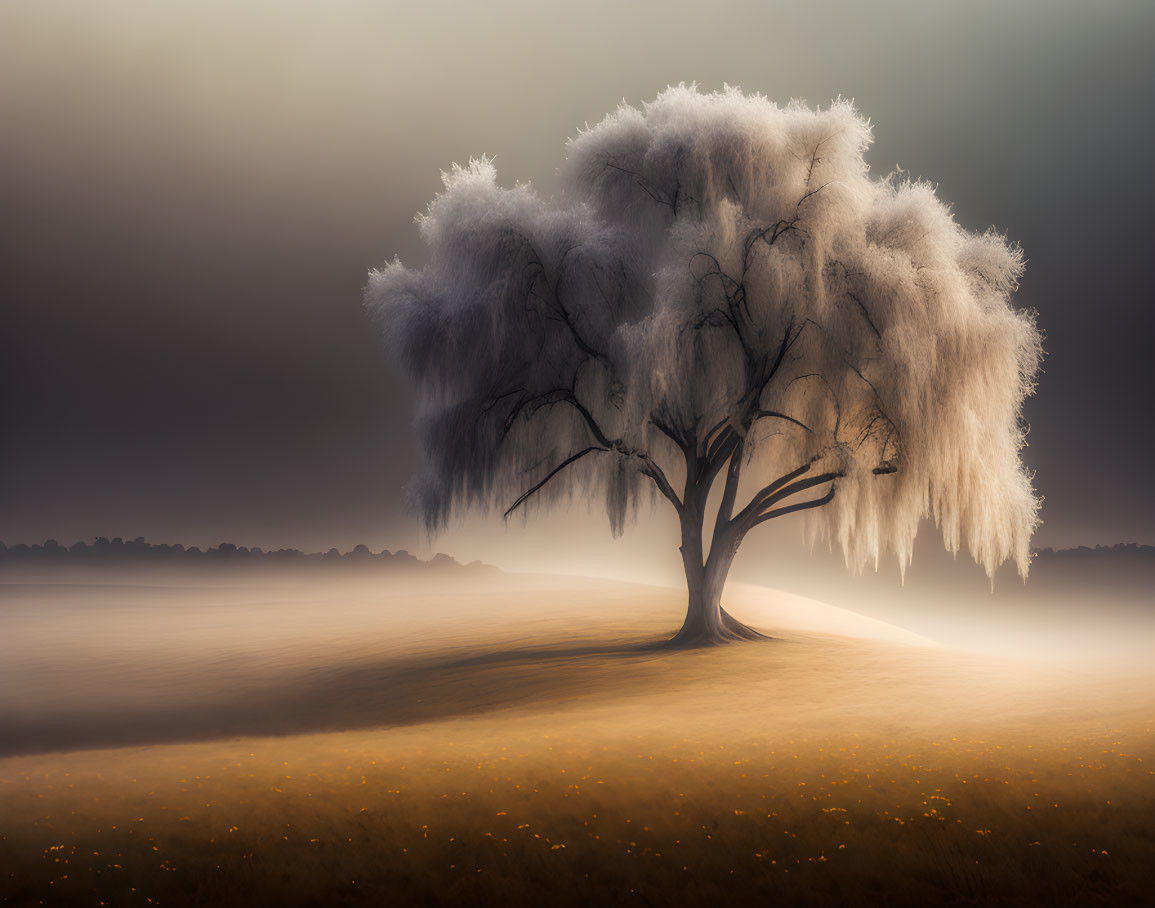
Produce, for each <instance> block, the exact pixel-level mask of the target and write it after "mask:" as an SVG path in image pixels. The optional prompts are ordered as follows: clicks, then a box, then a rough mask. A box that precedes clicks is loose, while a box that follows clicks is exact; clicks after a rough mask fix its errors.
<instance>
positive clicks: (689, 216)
mask: <svg viewBox="0 0 1155 908" xmlns="http://www.w3.org/2000/svg"><path fill="white" fill-rule="evenodd" d="M870 141H871V130H870V126H869V124H868V123H867V122H866V121H865V120H864V119H863V118H862V117H860V116H859V115H858V114H857V112H856V111H855V110H854V108H853V106H852V105H851V104H849V103H847V102H845V101H838V102H836V103H834V104H833V105H832V106H831V107H829V108H828V109H826V110H810V109H808V108H806V107H804V106H802V105H799V104H793V103H792V104H790V105H788V106H786V107H779V106H777V105H775V104H773V103H771V102H770V101H768V100H767V99H765V98H763V97H761V96H759V95H746V94H743V93H741V92H739V91H737V90H735V89H730V88H727V89H726V90H724V91H722V92H716V93H712V94H704V93H702V92H700V91H699V90H698V89H697V88H696V87H694V86H684V85H681V86H677V87H671V88H669V89H667V90H666V91H665V92H663V93H662V94H661V95H659V96H658V98H657V99H656V100H655V101H653V102H652V103H650V104H646V105H644V106H643V107H642V108H641V109H638V108H634V107H631V106H628V105H623V106H622V107H621V108H619V109H618V110H617V111H616V112H615V113H613V114H611V115H610V116H608V117H607V118H606V119H605V120H603V121H602V122H601V123H599V124H598V125H597V126H594V127H592V128H590V129H587V130H585V131H583V132H581V133H580V134H579V135H578V136H577V137H576V138H575V139H573V140H571V141H570V143H569V145H568V149H567V155H566V162H565V165H564V167H563V169H562V178H563V183H564V189H563V191H562V192H561V193H560V194H559V196H558V197H557V198H555V199H551V200H545V199H542V198H540V197H539V196H538V195H537V194H536V193H535V191H534V190H533V189H532V187H530V186H528V185H520V184H519V185H517V186H515V187H513V188H512V189H504V188H501V187H499V186H498V184H497V179H496V170H495V168H494V166H493V163H492V161H490V160H487V159H484V158H483V159H481V160H477V161H472V162H471V163H470V164H469V166H467V167H456V166H455V167H454V168H453V170H452V171H450V172H449V173H446V174H444V175H443V177H444V182H445V189H444V191H443V192H442V193H441V194H439V195H438V196H437V197H436V198H435V199H434V200H433V202H432V203H431V204H430V206H429V208H428V211H427V212H426V213H425V214H424V215H422V216H420V217H419V219H418V220H419V224H420V230H421V235H422V237H423V239H424V240H425V242H426V243H427V244H428V247H429V264H428V265H426V266H425V268H423V269H421V270H416V271H415V270H410V269H407V268H405V267H404V266H403V265H401V264H400V263H399V262H394V263H392V264H389V265H387V266H385V267H384V268H382V269H380V270H378V271H374V272H373V273H372V275H371V277H370V282H369V286H368V288H367V291H366V300H367V304H368V305H369V306H370V308H371V309H372V310H374V311H375V313H376V314H377V315H378V317H379V318H380V320H381V322H382V323H383V325H384V327H385V330H386V332H387V334H388V335H389V336H390V338H391V340H392V342H393V349H394V350H395V351H396V353H397V355H398V356H399V357H400V358H401V361H402V363H403V364H404V366H405V368H406V369H407V371H408V372H409V373H410V374H411V375H412V376H413V378H414V379H415V381H416V383H417V386H418V389H419V394H420V397H419V412H418V427H419V432H420V435H421V439H422V443H423V445H424V450H425V453H426V457H427V469H426V471H425V474H424V475H423V476H422V477H421V478H420V479H419V481H418V482H417V483H416V484H415V485H414V490H415V495H416V497H417V500H418V502H419V504H420V505H421V507H422V508H423V511H424V514H425V516H426V518H427V520H428V522H429V524H430V526H431V527H432V528H437V527H440V526H442V525H443V524H444V522H445V521H446V519H448V517H449V516H450V515H451V514H452V513H454V512H455V511H457V510H464V509H468V508H470V507H479V508H491V507H498V508H500V509H502V510H505V509H506V508H509V507H510V506H511V505H512V504H514V503H515V502H516V501H517V500H518V498H519V496H521V495H522V494H523V493H525V492H526V491H528V490H530V489H532V488H534V487H535V486H536V485H537V484H539V483H541V482H542V481H543V480H544V479H545V478H546V477H547V476H549V475H550V473H551V471H553V470H554V469H556V468H557V467H558V466H559V465H560V464H562V463H563V462H565V461H566V460H567V458H570V457H573V456H574V455H577V454H580V453H581V452H585V453H584V454H582V456H580V457H578V459H576V460H574V461H573V462H572V464H571V465H569V466H568V467H566V468H565V469H563V470H561V471H560V472H558V473H557V474H556V475H554V476H553V477H552V478H551V479H550V480H549V481H548V482H546V483H545V485H544V486H542V487H541V488H540V490H538V491H537V492H536V493H535V494H534V495H533V496H531V497H530V498H529V499H528V500H527V501H526V502H525V506H526V507H529V506H548V505H549V504H550V503H552V502H555V501H556V500H557V499H558V498H559V497H561V496H566V495H572V494H574V493H575V492H577V493H579V494H586V495H600V496H603V497H604V500H605V506H606V509H607V512H608V514H609V517H610V521H611V525H612V527H613V529H614V531H615V532H620V531H621V529H622V527H623V526H624V524H625V522H626V520H627V518H628V516H629V514H630V513H631V511H632V508H633V507H634V505H635V503H636V501H637V499H638V493H639V492H640V491H643V490H644V489H646V488H651V489H653V487H654V486H653V483H652V482H651V480H652V475H645V472H643V471H646V467H647V463H652V464H654V465H657V466H660V467H661V468H664V475H665V476H668V477H669V479H670V481H671V484H672V485H673V486H675V487H676V488H677V492H678V494H683V483H685V482H686V481H687V476H689V481H690V482H692V481H693V472H692V471H693V469H694V465H693V463H691V462H690V460H689V459H686V458H684V457H683V452H682V451H679V448H678V446H677V445H675V444H674V443H673V442H671V441H670V440H669V438H668V437H667V435H666V434H663V432H662V431H661V430H659V428H658V425H657V424H661V425H662V426H663V427H664V428H666V429H672V430H673V431H674V432H675V434H677V435H679V436H680V437H682V438H684V439H687V440H688V441H687V442H686V444H685V445H683V447H684V448H686V449H687V450H691V451H692V450H694V449H695V448H696V446H702V450H703V451H704V449H705V445H706V444H707V442H708V439H707V435H708V433H709V432H710V429H711V427H715V426H717V425H718V424H719V423H722V424H727V422H726V421H728V425H729V426H730V427H731V428H732V431H733V432H735V433H737V434H738V435H740V436H742V437H743V438H744V441H745V443H744V446H743V448H742V450H741V452H740V453H741V454H742V456H743V458H744V461H743V463H744V466H743V472H742V489H743V490H744V492H745V493H746V495H745V498H747V499H748V498H749V497H750V494H753V493H755V492H757V490H758V489H760V488H762V487H763V486H766V485H767V484H769V483H771V482H772V481H773V480H775V479H776V478H778V477H779V476H782V475H783V474H786V473H788V472H790V471H792V470H795V469H796V468H798V467H800V466H801V465H803V464H806V463H807V462H809V461H811V460H813V461H814V462H815V464H816V466H815V470H819V469H821V471H825V472H837V473H838V474H841V475H839V477H838V478H837V479H836V480H835V493H836V494H834V497H833V500H831V501H830V502H829V503H828V504H826V505H824V506H822V507H816V508H813V509H810V510H808V511H807V515H808V516H807V518H806V519H807V520H808V532H809V533H810V534H811V535H812V537H813V538H827V539H830V540H832V541H834V542H836V543H837V544H838V545H839V546H840V547H841V548H842V550H843V551H844V552H845V554H846V559H847V562H848V564H850V565H851V566H852V567H854V568H861V567H863V566H865V565H868V564H870V565H877V563H878V559H879V557H880V555H881V554H882V553H884V552H893V553H894V554H895V555H897V557H898V559H899V562H900V564H901V565H902V566H903V567H905V565H906V564H907V563H908V562H909V559H910V556H911V551H912V546H913V542H914V536H915V532H916V530H917V527H918V524H919V521H920V520H921V519H922V518H923V517H925V516H927V515H932V516H933V517H934V519H935V520H936V522H937V523H938V525H939V526H940V527H941V529H942V534H943V539H944V542H945V544H946V546H947V548H949V549H950V550H952V551H957V550H958V549H959V548H960V547H962V546H965V547H966V548H967V549H968V550H969V551H970V553H971V554H972V555H973V556H974V558H975V559H976V560H977V561H978V562H979V563H981V564H982V565H983V566H984V567H985V568H986V570H987V572H988V573H991V574H993V572H994V569H995V568H996V567H997V566H998V565H999V564H1000V563H1001V562H1003V561H1004V560H1006V559H1008V558H1011V559H1014V560H1015V562H1016V563H1017V565H1018V567H1019V570H1020V573H1022V574H1023V575H1024V576H1025V574H1026V570H1027V567H1028V563H1029V542H1030V537H1031V534H1032V532H1033V530H1034V528H1035V526H1036V524H1037V516H1036V512H1037V509H1038V501H1037V499H1036V497H1035V494H1034V491H1033V490H1032V488H1031V480H1030V476H1029V475H1028V474H1027V473H1026V471H1025V470H1024V468H1023V465H1022V463H1021V460H1020V458H1019V450H1020V448H1021V447H1022V445H1023V434H1024V432H1023V428H1022V424H1021V406H1022V402H1023V399H1024V397H1025V396H1026V395H1028V394H1029V393H1031V391H1032V389H1033V383H1034V377H1035V374H1036V372H1037V369H1038V365H1039V361H1040V357H1041V346H1040V337H1039V333H1038V331H1037V330H1036V328H1035V325H1034V320H1033V317H1032V315H1031V314H1030V313H1028V312H1024V311H1021V310H1016V309H1014V308H1013V307H1012V306H1011V294H1012V293H1013V292H1014V290H1015V289H1016V287H1017V283H1018V280H1019V277H1020V275H1021V272H1022V256H1021V254H1020V252H1019V250H1018V249H1017V248H1015V247H1012V246H1010V245H1008V243H1007V241H1006V240H1005V239H1004V238H1003V237H1002V236H999V235H998V234H996V233H993V232H988V233H985V234H982V235H974V234H970V233H968V232H966V231H964V230H963V229H962V228H960V227H959V226H958V224H957V223H956V222H955V221H954V218H953V217H952V216H951V213H950V211H949V210H948V208H947V207H946V206H945V205H944V204H943V203H942V202H940V201H939V200H938V199H937V198H936V195H935V192H934V190H933V188H932V187H930V186H928V185H926V184H922V183H910V182H906V181H901V180H899V179H897V178H894V177H890V178H887V179H881V180H880V179H875V178H872V177H871V175H870V173H869V169H868V167H867V165H866V163H865V161H864V153H865V151H866V149H867V147H868V146H869V144H870ZM760 411H773V413H775V414H779V415H776V416H769V417H766V416H763V417H759V416H758V415H757V414H758V413H759V412H760ZM783 417H789V419H786V418H783ZM794 420H797V423H802V424H804V425H805V427H807V428H803V427H801V426H799V425H798V424H797V423H796V422H794ZM647 458H649V460H647ZM892 468H893V469H894V470H895V471H894V472H889V473H881V474H880V473H879V472H877V470H879V469H886V470H890V469H892ZM649 472H650V473H652V470H650V471H649ZM722 474H723V477H724V476H725V470H723V471H722ZM822 491H823V490H822V489H819V490H818V492H819V493H821V492H822ZM687 494H688V493H687ZM743 503H744V501H743V500H740V501H739V504H738V506H739V508H740V507H741V506H742V504H743Z"/></svg>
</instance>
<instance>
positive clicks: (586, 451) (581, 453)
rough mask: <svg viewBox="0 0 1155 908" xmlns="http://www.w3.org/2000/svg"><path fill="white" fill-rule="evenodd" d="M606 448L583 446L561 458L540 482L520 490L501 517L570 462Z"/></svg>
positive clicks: (516, 506)
mask: <svg viewBox="0 0 1155 908" xmlns="http://www.w3.org/2000/svg"><path fill="white" fill-rule="evenodd" d="M607 450H609V449H608V448H601V447H598V446H597V445H590V446H589V447H588V448H584V449H583V450H581V451H578V452H577V453H576V454H572V455H570V456H569V457H567V458H566V459H565V460H563V461H562V462H561V463H559V464H558V465H557V466H556V467H554V468H553V469H552V470H550V471H549V473H547V474H546V477H545V479H543V480H542V481H541V482H539V483H537V484H536V485H535V486H534V487H533V488H532V489H528V490H527V491H525V492H522V493H521V495H520V496H519V497H518V499H517V501H515V502H514V503H513V504H511V505H510V506H509V507H508V508H507V509H506V511H505V514H503V515H502V516H503V517H509V515H510V514H512V513H513V512H514V511H516V510H517V509H518V508H519V507H521V506H522V505H523V504H525V503H526V502H527V501H528V500H529V499H530V498H532V497H533V496H534V495H535V494H536V493H537V492H539V491H541V489H542V488H543V487H544V486H545V485H546V483H548V482H549V481H550V480H551V479H553V478H554V477H555V476H556V475H557V474H558V473H560V472H561V471H562V470H564V469H565V468H566V467H568V466H569V465H570V464H572V463H576V462H577V461H579V460H581V459H582V458H583V457H585V456H586V455H587V454H590V453H592V452H593V451H607Z"/></svg>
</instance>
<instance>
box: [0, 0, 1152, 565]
mask: <svg viewBox="0 0 1155 908" xmlns="http://www.w3.org/2000/svg"><path fill="white" fill-rule="evenodd" d="M1153 47H1155V4H1152V3H1150V2H1134V3H1122V2H1098V3H1094V4H1092V3H1069V2H1056V0H1036V2H1028V0H1021V2H1010V0H1000V2H990V3H982V2H968V3H961V2H960V3H954V4H947V3H937V2H929V3H928V2H911V3H898V2H891V3H861V2H855V3H850V2H848V3H801V2H795V3H790V4H780V3H770V2H749V3H737V2H734V3H711V4H708V5H707V4H702V3H699V4H689V3H679V2H671V3H656V2H655V3H646V2H631V3H604V2H585V3H581V4H567V5H559V4H550V3H541V2H525V3H517V2H500V0H491V2H488V3H470V4H466V3H461V4H450V3H435V2H423V3H413V4H405V3H399V2H390V3H380V2H364V3H360V2H330V3H324V4H321V3H286V2H276V3H272V2H270V3H255V2H254V3H243V2H232V0H230V2H205V0H198V2H175V0H174V2H145V0H137V2H102V3H90V2H76V3H65V2H53V0H35V2H34V0H28V2H21V0H3V2H2V3H0V433H2V434H0V539H4V540H5V541H8V542H17V541H38V540H42V539H44V538H45V537H49V536H52V537H55V538H57V539H59V540H61V541H62V542H65V543H69V542H72V541H74V540H76V539H79V538H85V537H91V536H93V535H97V534H100V535H108V536H112V535H122V536H137V535H145V536H147V537H149V538H151V539H155V540H158V541H182V542H186V543H197V544H201V545H204V544H211V543H215V542H219V541H222V540H232V541H235V542H237V543H241V544H250V545H263V546H266V547H268V546H281V545H295V546H299V547H303V548H310V549H316V548H328V547H329V546H331V545H337V546H340V547H349V546H351V545H353V544H355V543H358V542H366V543H368V544H369V545H370V546H371V547H373V548H378V547H381V546H389V547H390V548H398V547H409V548H411V549H417V548H419V547H420V545H421V544H422V536H421V534H420V533H419V532H418V530H417V529H416V527H415V525H414V524H413V523H412V522H411V521H410V520H409V519H408V518H406V517H405V516H404V515H403V514H402V487H403V484H404V482H405V480H406V478H407V477H408V474H409V473H410V470H411V468H412V465H413V463H414V459H415V457H416V453H415V450H414V446H413V442H412V439H411V433H410V431H409V421H410V418H411V406H410V401H409V397H408V394H407V390H406V387H405V384H404V382H403V381H402V380H401V378H400V377H399V375H398V374H397V372H396V371H395V370H394V369H393V368H392V367H391V365H390V363H389V362H388V360H387V358H386V357H385V356H384V355H383V353H382V352H381V349H380V346H379V344H378V339H377V336H376V333H375V330H374V328H373V326H372V325H371V324H370V323H369V321H368V320H367V319H366V317H365V315H364V314H363V312H362V308H361V288H362V286H363V285H364V283H365V280H366V272H367V270H368V269H369V268H370V267H372V266H374V265H377V264H380V263H381V262H383V261H385V260H386V259H389V258H391V257H392V256H393V255H394V253H399V254H400V255H401V257H402V259H403V260H405V261H407V262H409V263H420V261H421V255H422V252H421V249H420V245H419V243H418V240H417V235H416V229H415V227H414V225H413V223H412V218H413V215H414V213H415V212H417V211H418V210H419V209H421V208H423V207H424V205H425V204H426V202H427V201H428V200H429V198H430V197H431V196H432V195H433V193H434V192H435V191H436V190H437V189H438V188H439V185H440V179H439V171H440V170H441V169H443V168H445V167H447V166H448V165H449V164H450V163H451V162H454V161H462V162H463V161H465V160H466V159H468V158H469V156H471V155H478V154H481V153H487V154H491V155H496V156H497V164H498V169H499V173H500V175H501V179H502V180H503V182H505V183H507V184H510V183H512V182H514V181H515V180H517V179H522V180H526V179H529V180H532V181H534V182H535V183H536V184H537V185H538V186H539V187H540V188H541V189H543V190H545V191H548V190H549V188H550V187H551V185H552V183H553V179H554V172H555V168H556V167H557V165H558V164H559V163H560V161H561V159H562V154H563V146H564V142H565V139H566V138H567V137H568V136H571V135H573V134H574V132H575V129H576V127H577V126H579V125H580V124H582V123H584V122H587V121H589V122H594V121H596V120H598V119H600V118H601V116H603V115H604V114H605V113H607V112H609V111H610V110H611V109H612V108H613V107H614V106H615V105H616V104H617V103H618V102H619V101H620V100H621V99H622V98H625V99H626V100H628V101H630V102H631V103H638V102H641V101H644V100H647V99H649V98H652V97H653V96H654V95H656V94H657V92H658V91H660V90H661V89H662V88H663V87H665V86H666V85H667V84H669V83H671V82H678V81H683V80H684V81H691V80H697V81H698V82H700V83H701V84H702V85H703V86H704V87H705V88H708V89H712V88H719V87H721V85H722V84H723V83H724V82H728V83H730V84H734V85H739V86H741V87H742V88H744V89H746V90H750V91H754V90H757V91H760V92H762V93H764V94H766V95H768V96H770V97H771V98H774V99H776V100H780V101H783V102H785V101H786V100H788V99H790V98H792V97H801V98H805V99H807V100H808V101H810V102H811V103H819V104H825V103H827V102H829V101H830V100H831V99H832V98H834V97H837V96H839V95H842V96H846V97H851V98H854V99H855V100H856V102H857V103H858V106H859V108H860V109H861V110H862V111H863V112H864V113H865V114H866V115H868V116H869V117H870V118H871V120H872V121H873V123H874V125H875V135H876V143H875V146H874V148H873V149H872V151H871V152H870V155H869V160H870V161H871V164H872V166H873V167H874V169H875V170H876V171H878V172H879V173H886V172H888V171H890V170H891V169H892V168H893V167H894V165H895V164H896V163H897V164H901V165H902V166H903V167H904V168H905V169H908V170H909V171H911V172H912V174H914V175H915V176H918V177H924V178H927V179H930V180H932V181H935V182H937V183H938V184H939V187H940V193H941V195H942V196H943V197H944V198H946V199H947V200H949V201H951V202H953V204H954V207H955V211H956V213H957V216H958V218H959V220H960V221H961V222H962V223H963V224H964V225H965V226H967V227H969V228H972V229H982V228H985V227H986V226H988V225H990V224H992V223H993V224H995V225H997V226H998V227H999V228H1000V229H1005V230H1006V231H1007V232H1008V233H1009V235H1010V236H1011V237H1012V238H1013V239H1015V240H1018V241H1019V242H1021V243H1022V245H1023V247H1024V249H1025V251H1026V254H1027V257H1028V259H1029V264H1028V270H1027V275H1026V279H1025V281H1024V283H1023V287H1022V290H1021V292H1020V295H1019V298H1018V299H1019V302H1020V304H1021V305H1024V306H1032V307H1035V308H1037V309H1038V311H1039V322H1040V325H1041V326H1042V327H1043V328H1044V329H1045V331H1046V332H1047V342H1046V348H1047V353H1048V357H1047V360H1046V363H1045V374H1044V375H1043V377H1042V381H1041V384H1040V387H1039V392H1038V395H1037V397H1036V398H1034V399H1033V400H1032V401H1031V402H1030V403H1029V406H1028V410H1027V416H1028V419H1029V421H1030V424H1031V434H1030V442H1031V446H1030V447H1029V448H1028V449H1027V451H1026V458H1027V461H1028V462H1029V463H1030V465H1031V466H1032V467H1033V468H1034V469H1036V470H1037V471H1038V475H1037V486H1038V488H1039V490H1040V491H1041V492H1042V493H1043V494H1044V496H1045V498H1046V501H1045V504H1044V511H1043V519H1044V521H1045V523H1044V525H1043V527H1042V529H1041V530H1040V532H1039V534H1038V536H1037V537H1036V542H1037V544H1039V545H1054V546H1065V545H1075V544H1079V543H1087V544H1095V543H1099V542H1116V541H1140V542H1147V543H1152V542H1155V522H1153V520H1152V515H1153V514H1155V471H1152V470H1151V469H1150V462H1151V451H1152V449H1153V442H1155V431H1153V429H1152V419H1151V416H1150V411H1151V402H1150V398H1151V392H1152V389H1153V385H1155V382H1153V380H1152V379H1153V377H1155V366H1153V360H1155V357H1153V356H1152V353H1151V350H1150V346H1151V343H1152V339H1153V337H1155V331H1153V329H1155V316H1153V307H1152V305H1151V303H1152V297H1153V293H1152V289H1151V276H1150V271H1151V266H1152V258H1153V254H1155V226H1153V224H1155V219H1153V218H1152V210H1153V203H1155V169H1153V168H1152V165H1151V162H1152V161H1153V160H1155V55H1153V54H1152V52H1151V51H1152V48H1153ZM659 525H660V524H655V526H659ZM575 526H577V527H578V528H580V530H581V532H577V533H575V530H574V528H575ZM660 526H664V525H660ZM603 528H604V520H602V519H592V518H586V516H585V514H584V510H583V512H582V513H581V514H580V515H577V516H574V515H568V516H563V517H559V518H553V519H550V520H546V521H543V522H541V523H540V524H539V525H538V526H537V527H536V528H531V529H533V533H532V534H527V533H525V532H524V531H521V530H514V531H512V532H511V533H509V534H502V533H501V532H500V524H499V523H496V522H493V521H490V522H488V523H485V524H483V525H472V526H471V527H467V528H465V529H462V530H458V531H455V532H453V533H451V534H450V535H449V537H448V538H447V539H445V540H442V541H441V542H440V543H439V544H438V545H437V546H436V547H438V548H445V549H446V550H448V551H452V552H454V553H456V554H458V555H459V556H462V557H489V558H491V559H494V560H500V559H501V557H503V556H502V554H501V553H503V552H504V553H506V554H509V553H511V552H521V553H522V555H521V556H520V557H521V558H522V559H525V558H527V557H532V556H530V555H528V554H527V553H529V552H552V553H553V556H552V557H553V558H554V560H555V561H556V560H558V559H561V560H562V561H564V560H565V559H566V558H573V559H580V558H582V557H585V556H584V555H583V552H585V553H586V554H587V555H588V556H589V557H597V556H598V553H602V554H604V553H605V552H607V551H610V549H609V548H608V546H609V541H608V533H604V536H605V539H604V540H603V538H602V536H603ZM495 529H496V530H497V531H498V532H496V533H494V532H493V531H494V530H495ZM642 535H643V540H642V541H638V539H637V538H636V537H635V540H634V541H633V542H630V541H629V539H630V537H629V536H627V537H626V539H627V542H626V549H624V550H623V549H619V550H616V551H630V552H636V551H643V550H646V547H647V545H649V544H656V543H652V539H659V540H660V541H661V542H662V544H663V545H664V544H665V541H666V539H665V535H664V530H663V531H662V532H660V533H654V534H642ZM587 538H588V539H589V540H590V541H589V543H588V548H587V549H583V548H582V546H583V545H584V544H585V543H583V542H582V541H581V540H585V539H587ZM767 538H768V539H769V538H772V537H769V536H768V537H767ZM792 538H793V537H792ZM575 540H577V541H575ZM757 545H758V541H757V539H756V538H754V537H752V538H751V540H750V541H749V542H748V543H747V547H756V546H757ZM630 546H634V548H633V549H631V548H629V547H630ZM559 551H560V552H565V553H566V554H565V555H564V557H563V556H559V555H558V552H559ZM671 554H672V555H675V557H676V553H671Z"/></svg>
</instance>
